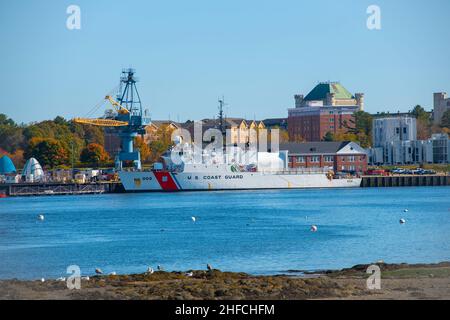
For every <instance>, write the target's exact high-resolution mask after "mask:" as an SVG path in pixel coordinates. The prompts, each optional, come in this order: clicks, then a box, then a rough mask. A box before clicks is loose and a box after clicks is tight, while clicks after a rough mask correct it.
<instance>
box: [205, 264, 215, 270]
mask: <svg viewBox="0 0 450 320" xmlns="http://www.w3.org/2000/svg"><path fill="white" fill-rule="evenodd" d="M206 269H208V271H212V269H213V268H212V267H211V265H210V264H209V263H208V264H207V265H206Z"/></svg>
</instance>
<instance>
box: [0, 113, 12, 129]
mask: <svg viewBox="0 0 450 320" xmlns="http://www.w3.org/2000/svg"><path fill="white" fill-rule="evenodd" d="M0 125H5V126H12V127H15V126H16V123H15V122H14V120H12V119H10V118H8V116H7V115H6V114H4V113H0Z"/></svg>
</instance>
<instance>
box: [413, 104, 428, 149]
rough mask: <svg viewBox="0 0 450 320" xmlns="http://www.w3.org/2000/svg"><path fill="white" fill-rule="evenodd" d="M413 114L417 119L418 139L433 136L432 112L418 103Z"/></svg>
mask: <svg viewBox="0 0 450 320" xmlns="http://www.w3.org/2000/svg"><path fill="white" fill-rule="evenodd" d="M411 114H412V115H413V116H414V117H415V118H416V119H417V120H416V124H417V139H419V140H426V139H428V138H430V136H431V126H432V123H431V119H430V114H429V113H428V112H426V111H425V109H424V108H422V106H420V105H416V106H415V107H414V108H413V109H412V111H411Z"/></svg>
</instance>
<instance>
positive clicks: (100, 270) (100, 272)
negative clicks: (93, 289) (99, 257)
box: [95, 268, 103, 274]
mask: <svg viewBox="0 0 450 320" xmlns="http://www.w3.org/2000/svg"><path fill="white" fill-rule="evenodd" d="M95 273H96V274H103V271H102V269H99V268H97V269H95Z"/></svg>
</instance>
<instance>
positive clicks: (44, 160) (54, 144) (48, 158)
mask: <svg viewBox="0 0 450 320" xmlns="http://www.w3.org/2000/svg"><path fill="white" fill-rule="evenodd" d="M24 157H25V158H27V159H28V158H31V157H34V158H36V159H37V160H38V161H39V163H40V164H41V165H42V166H45V167H48V168H54V167H57V166H59V165H62V164H67V162H68V154H67V151H66V150H65V149H64V148H63V146H62V145H61V143H60V142H59V141H57V140H55V139H53V138H32V139H31V140H30V141H29V142H28V147H27V149H26V151H25V154H24Z"/></svg>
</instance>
